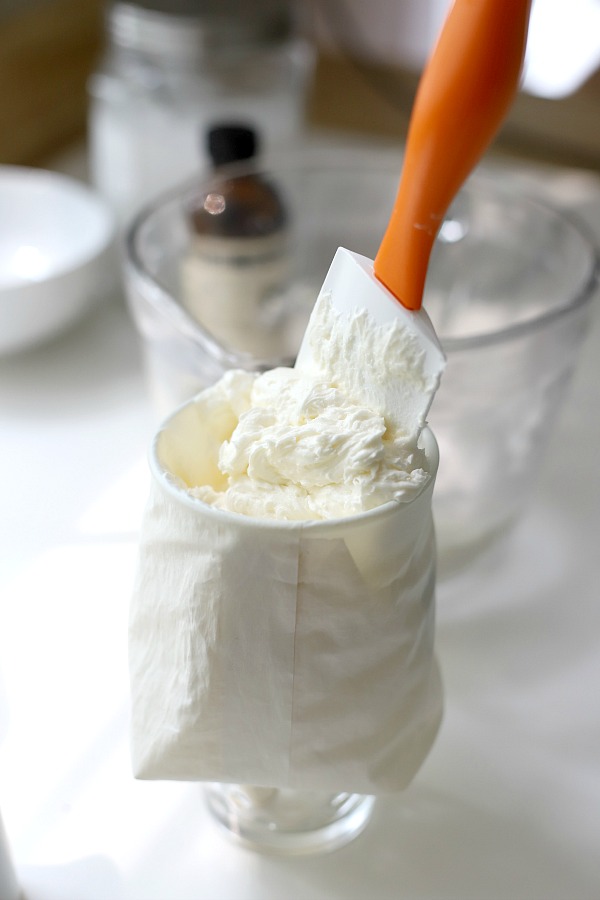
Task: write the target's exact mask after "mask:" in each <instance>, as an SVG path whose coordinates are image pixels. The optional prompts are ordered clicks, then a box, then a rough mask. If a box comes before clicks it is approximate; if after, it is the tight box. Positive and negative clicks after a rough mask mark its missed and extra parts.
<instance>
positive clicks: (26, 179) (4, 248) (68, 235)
mask: <svg viewBox="0 0 600 900" xmlns="http://www.w3.org/2000/svg"><path fill="white" fill-rule="evenodd" d="M114 253H115V223H114V219H113V215H112V213H111V212H110V210H109V208H108V206H107V205H106V204H105V202H104V201H103V200H102V199H101V198H99V197H98V196H97V195H96V194H95V193H94V192H93V191H92V190H91V189H89V188H87V187H86V186H85V185H83V184H81V183H80V182H78V181H75V180H73V179H71V178H68V177H67V176H65V175H60V174H58V173H55V172H50V171H47V170H44V169H33V168H24V167H19V166H0V353H8V352H12V351H15V350H20V349H22V348H25V347H28V346H31V345H33V344H37V343H39V342H40V341H42V340H45V339H46V338H49V337H51V336H52V335H54V334H57V333H58V332H59V331H62V330H63V329H64V328H66V327H67V326H68V325H70V324H71V323H72V322H73V321H75V319H77V318H78V317H79V316H80V315H81V314H82V313H83V312H84V311H85V310H86V309H88V308H89V307H90V306H91V304H92V303H93V302H94V301H95V300H97V299H98V298H99V297H100V296H101V295H102V293H103V292H105V291H106V290H107V286H108V285H109V284H110V282H111V278H112V277H114V276H113V275H112V273H113V272H114V267H115V260H114Z"/></svg>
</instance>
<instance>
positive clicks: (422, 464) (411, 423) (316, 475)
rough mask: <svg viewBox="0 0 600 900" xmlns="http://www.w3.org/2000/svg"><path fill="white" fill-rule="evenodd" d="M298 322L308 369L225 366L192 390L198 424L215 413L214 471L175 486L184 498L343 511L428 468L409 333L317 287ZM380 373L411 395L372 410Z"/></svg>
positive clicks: (271, 514) (308, 514)
mask: <svg viewBox="0 0 600 900" xmlns="http://www.w3.org/2000/svg"><path fill="white" fill-rule="evenodd" d="M310 329H311V330H310V339H311V344H312V363H311V367H310V371H303V370H302V369H298V368H296V369H287V368H278V369H273V370H271V371H269V372H266V373H263V374H260V375H258V374H254V373H248V372H242V371H232V372H228V373H227V374H226V375H225V376H224V377H223V378H222V379H221V381H219V382H218V383H217V384H216V385H214V386H212V387H211V388H208V389H207V390H206V391H204V392H203V393H202V394H200V395H199V396H198V398H197V399H196V403H197V404H199V405H200V406H201V408H202V415H203V417H204V421H205V427H206V428H207V429H209V430H210V429H211V427H212V425H211V423H212V422H215V423H218V429H219V433H220V434H221V436H222V437H223V440H222V442H221V444H220V447H219V448H218V459H216V460H215V464H216V465H215V466H214V467H213V471H214V476H213V477H212V478H211V479H207V480H206V481H205V483H202V484H188V485H187V486H188V487H189V488H190V490H191V493H192V494H193V496H195V497H197V498H199V499H201V500H203V501H204V502H206V503H210V504H212V505H214V506H217V507H219V508H221V509H227V510H230V511H232V512H237V513H242V514H246V515H252V516H256V517H259V518H262V517H264V518H274V519H289V520H302V519H329V518H337V517H340V516H347V515H353V514H356V513H358V512H362V511H365V510H368V509H372V508H374V507H376V506H379V505H380V504H382V503H385V502H386V501H388V500H391V499H410V498H411V497H412V496H414V493H415V492H417V491H419V490H420V489H421V488H422V486H423V484H424V482H425V481H426V480H427V478H428V472H427V468H426V466H427V463H426V459H425V454H424V453H423V451H422V450H421V449H420V448H419V447H418V443H417V442H418V438H419V434H420V432H421V429H422V427H423V425H424V412H423V411H424V410H426V409H427V408H428V407H429V403H430V402H431V396H432V395H433V393H434V391H435V389H436V388H437V381H436V380H435V379H434V378H431V377H430V376H426V374H425V371H424V364H423V352H422V350H421V349H420V347H419V346H418V341H417V339H416V338H415V336H414V334H411V333H410V332H408V330H407V329H406V328H404V327H403V326H402V325H401V324H400V323H394V324H393V326H390V327H385V328H384V327H382V326H379V325H377V324H376V323H375V322H373V321H371V320H370V318H369V314H368V313H367V312H366V311H365V310H360V311H358V312H357V313H356V314H354V315H353V316H350V317H348V316H341V315H340V314H339V313H338V312H337V311H336V310H335V309H334V308H333V306H332V304H331V302H330V300H329V298H328V297H327V296H326V295H323V296H321V297H320V298H319V300H318V302H317V305H316V307H315V312H314V313H313V317H312V318H311V325H310ZM365 370H368V372H369V378H368V380H367V379H365V378H364V377H363V376H364V371H365ZM390 382H391V383H393V384H395V385H397V391H396V394H397V396H399V397H400V398H401V397H402V394H403V393H405V394H406V395H407V396H408V394H410V398H411V402H410V403H407V404H406V405H405V406H403V405H402V403H397V404H394V409H392V410H388V409H386V408H384V407H385V397H386V396H387V395H386V394H385V391H384V388H385V387H386V386H387V385H389V384H390ZM378 386H381V391H378V390H377V388H378ZM415 396H419V397H422V401H421V404H420V406H419V404H418V403H417V404H415V401H414V397H415ZM403 410H409V412H405V413H404V417H403ZM415 410H416V412H415ZM223 422H228V423H229V425H230V428H229V429H227V431H229V433H225V434H224V433H223ZM201 452H206V450H205V449H204V450H203V451H201ZM217 473H218V474H217Z"/></svg>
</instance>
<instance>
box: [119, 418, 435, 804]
mask: <svg viewBox="0 0 600 900" xmlns="http://www.w3.org/2000/svg"><path fill="white" fill-rule="evenodd" d="M192 407H193V404H191V405H188V406H186V407H184V408H183V409H182V410H180V411H179V412H178V413H177V414H176V415H175V416H174V417H173V418H172V419H171V420H170V421H169V422H168V423H167V425H166V427H165V428H164V429H163V431H162V432H161V433H160V434H159V436H158V438H157V441H156V442H155V446H154V449H153V453H152V457H151V468H152V473H153V484H152V488H151V496H150V499H149V503H148V507H147V510H146V513H145V518H144V522H143V528H142V536H141V542H140V557H139V566H138V576H137V580H136V586H135V591H134V595H133V599H132V604H131V619H130V644H129V650H130V671H131V691H132V730H131V737H132V758H133V769H134V774H135V776H136V777H138V778H147V779H181V780H190V781H193V780H199V781H222V782H241V783H248V784H255V785H264V786H271V787H278V788H283V787H290V788H302V789H308V790H317V789H318V790H326V791H329V790H331V791H339V790H342V791H356V792H360V793H368V794H377V793H383V792H387V791H397V790H401V789H403V788H404V787H405V786H406V785H407V784H408V783H409V782H410V781H411V779H412V778H413V776H414V775H415V773H416V772H417V770H418V768H419V767H420V765H421V763H422V762H423V759H424V758H425V756H426V755H427V752H428V751H429V749H430V747H431V744H432V742H433V740H434V738H435V735H436V733H437V730H438V727H439V723H440V720H441V714H442V692H441V684H440V678H439V673H438V669H437V665H436V662H435V657H434V650H433V637H434V584H435V548H434V533H433V523H432V516H431V495H432V490H433V481H434V476H435V472H436V469H437V446H436V444H435V440H434V438H433V436H432V435H431V433H430V432H428V431H427V430H426V431H425V432H424V433H423V446H424V447H425V449H426V452H427V456H428V460H429V467H430V471H431V473H432V477H431V479H430V481H429V482H428V483H427V485H426V486H425V487H424V488H423V490H422V491H421V492H420V493H419V494H418V495H416V496H414V495H413V499H411V500H410V501H409V502H405V503H402V502H392V503H388V504H386V505H385V506H382V507H379V508H378V509H375V510H371V511H370V512H367V513H363V514H361V515H358V516H354V517H351V518H347V519H337V520H331V521H328V522H302V523H298V522H275V521H272V520H260V519H253V518H250V517H246V516H241V515H235V514H231V513H228V512H223V511H222V510H218V509H214V508H213V507H210V506H207V505H206V504H204V503H202V502H201V501H199V500H196V499H194V498H193V497H191V496H190V495H189V494H187V493H186V492H185V491H184V490H182V489H181V488H180V487H178V486H177V485H176V484H175V483H174V481H173V479H172V478H171V477H170V475H169V474H168V473H169V472H174V473H175V474H177V475H179V476H182V475H185V474H186V472H187V473H188V474H189V471H190V466H192V465H195V463H194V462H193V461H192V460H191V459H188V458H186V451H185V447H186V446H187V447H195V448H196V449H197V448H198V444H199V442H200V441H201V436H200V434H198V433H196V432H197V429H199V428H201V422H199V421H198V420H197V417H195V415H194V411H193V409H192ZM205 436H206V435H205ZM188 452H189V451H188ZM195 459H197V456H196V457H195Z"/></svg>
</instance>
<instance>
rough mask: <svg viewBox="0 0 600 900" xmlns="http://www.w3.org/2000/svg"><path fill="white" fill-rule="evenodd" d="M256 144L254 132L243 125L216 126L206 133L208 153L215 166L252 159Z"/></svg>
mask: <svg viewBox="0 0 600 900" xmlns="http://www.w3.org/2000/svg"><path fill="white" fill-rule="evenodd" d="M257 144H258V141H257V138H256V132H255V131H254V130H253V129H252V128H248V127H247V126H245V125H217V126H215V127H214V128H211V129H210V131H209V132H208V152H209V154H210V158H211V159H212V161H213V165H215V166H223V165H226V164H227V163H232V162H238V161H240V160H243V159H252V157H253V156H254V155H255V154H256V151H257Z"/></svg>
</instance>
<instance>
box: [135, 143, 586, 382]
mask: <svg viewBox="0 0 600 900" xmlns="http://www.w3.org/2000/svg"><path fill="white" fill-rule="evenodd" d="M372 157H373V158H372V161H370V163H369V164H370V165H371V164H374V169H378V170H380V171H385V172H386V173H389V174H390V176H392V175H393V174H395V173H397V174H398V175H399V172H400V165H399V161H398V158H399V157H401V152H400V151H399V152H398V154H395V155H393V156H392V155H391V154H390V152H389V151H386V152H385V153H384V154H382V153H374V154H373V155H372ZM311 168H320V169H326V170H330V171H335V170H339V169H340V168H342V169H343V168H347V169H351V170H356V172H357V177H360V172H361V171H362V172H364V171H365V153H364V151H361V150H360V149H354V148H349V149H347V150H344V151H342V152H340V151H338V150H336V151H334V152H332V151H331V150H326V151H323V150H322V149H311V148H308V149H307V150H305V151H302V152H298V153H296V154H290V155H289V156H288V157H287V158H286V159H285V160H273V159H269V158H266V159H264V160H257V161H254V162H251V163H244V164H240V163H234V164H232V165H228V166H223V167H222V168H221V169H219V171H218V172H201V173H199V175H197V176H195V177H194V178H191V179H190V178H188V179H186V180H185V181H184V182H182V183H180V184H179V185H177V186H175V187H173V188H170V189H169V190H167V191H164V192H162V193H161V194H160V195H159V196H158V197H156V198H154V199H153V200H152V201H151V202H149V203H147V204H145V205H144V206H143V207H142V208H141V209H140V210H139V211H138V213H137V214H136V215H135V216H134V218H133V219H132V220H131V222H130V225H129V227H128V229H127V231H126V234H125V240H124V249H125V265H126V266H127V267H128V268H129V269H130V270H131V271H132V272H133V273H134V275H135V278H136V279H139V280H141V281H142V282H143V283H144V284H145V286H146V293H147V296H148V297H149V298H150V299H151V302H152V303H153V305H154V306H155V307H156V308H158V307H159V306H160V311H161V313H162V314H164V313H165V312H166V313H167V315H168V317H169V318H170V320H171V322H172V324H173V325H174V326H175V327H176V328H177V329H178V330H180V331H183V332H184V333H185V335H186V336H187V337H188V338H189V339H190V340H192V341H196V342H197V341H202V342H203V343H204V344H205V345H206V346H207V347H208V349H210V351H211V353H212V354H213V356H214V357H215V358H216V359H218V360H220V361H222V362H223V363H226V364H228V365H229V366H231V365H237V366H238V367H248V366H250V367H252V368H254V369H260V368H261V367H271V366H273V365H281V364H284V365H285V364H289V361H287V362H285V361H281V360H277V359H271V360H259V359H257V358H256V357H253V356H251V355H250V354H248V353H244V352H241V351H230V350H228V348H226V347H224V346H223V345H221V344H220V342H219V341H218V340H217V339H216V338H214V337H213V336H212V335H211V334H210V333H209V332H208V331H206V330H205V329H204V328H202V326H201V325H199V324H198V323H197V322H196V321H195V320H194V319H193V318H192V317H191V316H190V315H188V314H187V312H186V311H185V309H184V308H183V306H181V305H180V304H179V303H178V302H177V301H176V300H175V298H174V297H173V296H172V295H171V293H170V292H169V291H168V289H167V288H166V287H165V286H164V285H163V284H161V283H160V281H159V280H158V279H156V278H155V277H154V276H153V275H152V274H151V273H150V272H149V271H148V270H147V268H146V266H145V265H144V262H143V260H142V259H141V257H140V253H139V250H138V238H139V234H140V232H141V230H142V229H143V227H144V226H145V224H146V223H147V222H148V221H150V220H151V219H152V218H153V216H155V215H156V214H157V213H159V212H160V211H161V210H162V209H163V208H164V207H165V206H167V205H168V204H173V203H176V202H179V203H181V204H183V203H184V202H185V199H186V197H189V195H190V192H191V191H193V190H197V189H198V185H199V183H201V182H203V183H204V184H205V185H209V184H210V183H211V181H216V180H218V179H222V178H223V177H224V176H225V177H232V178H233V177H239V176H240V175H243V174H244V173H248V172H254V173H262V174H266V175H269V174H272V175H274V174H276V172H277V171H281V172H282V173H283V172H285V171H293V170H294V169H296V170H298V169H306V170H307V171H309V170H310V169H311ZM499 174H500V177H498V175H496V176H492V175H491V174H490V173H485V172H483V171H481V170H480V169H476V170H475V171H474V172H473V173H472V174H471V175H470V176H469V177H468V178H467V180H466V181H465V183H464V184H463V186H462V187H461V189H460V191H459V194H458V195H457V197H460V195H461V194H464V193H465V192H468V191H473V190H474V191H478V190H483V191H486V192H487V193H488V195H490V196H495V197H502V196H503V197H506V198H508V199H509V200H513V201H515V202H517V203H519V205H525V206H527V207H529V208H536V209H538V210H539V211H540V212H541V213H542V214H543V215H544V216H546V217H551V218H553V219H554V220H556V221H561V222H562V223H563V224H566V225H568V226H569V228H570V230H571V232H572V233H575V234H576V235H577V237H578V239H579V241H580V243H581V245H582V246H583V247H585V251H586V254H587V257H588V268H587V272H586V273H585V274H584V276H583V277H582V279H581V281H580V283H579V285H578V289H577V290H576V291H574V293H573V294H572V295H570V296H567V297H566V299H565V300H564V301H563V302H562V303H559V304H557V305H555V306H553V307H552V308H551V309H548V310H544V311H542V312H541V313H539V314H537V315H534V316H532V317H531V318H528V319H523V320H522V321H519V322H516V323H514V324H511V325H506V326H504V327H502V328H500V329H498V330H497V331H492V332H480V333H477V332H476V333H473V334H469V335H464V336H452V337H451V336H446V337H444V336H443V335H441V334H439V333H438V337H439V339H440V342H441V344H442V346H443V348H444V350H445V351H446V352H450V353H453V352H457V351H462V350H468V349H475V348H479V347H485V346H489V345H495V344H503V343H506V342H509V341H511V340H513V339H517V338H519V337H521V336H523V335H527V334H528V333H530V332H531V331H537V330H538V329H540V328H545V327H546V326H547V325H550V324H551V323H553V322H555V321H556V320H557V319H560V318H562V317H563V316H566V315H568V314H569V313H572V312H574V311H576V310H577V309H579V308H583V307H585V306H586V305H587V304H588V303H590V302H591V300H592V298H593V296H594V293H595V291H596V289H597V287H598V285H599V283H600V249H599V247H598V245H597V243H596V239H595V235H594V234H593V232H592V230H591V228H590V227H589V226H588V225H587V224H586V223H585V222H583V221H582V220H581V219H580V217H578V216H577V215H576V214H574V213H572V212H570V211H567V210H564V209H562V208H560V207H558V206H555V205H554V204H552V203H551V202H549V201H548V200H546V199H545V198H541V197H539V196H537V195H536V194H535V193H534V192H533V191H532V190H527V189H525V190H524V189H523V188H522V186H521V185H518V184H515V183H502V181H501V172H500V173H499ZM509 177H510V173H507V181H508V178H509ZM450 208H451V207H450ZM383 224H385V223H383ZM354 249H356V248H354ZM315 299H316V298H315Z"/></svg>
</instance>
